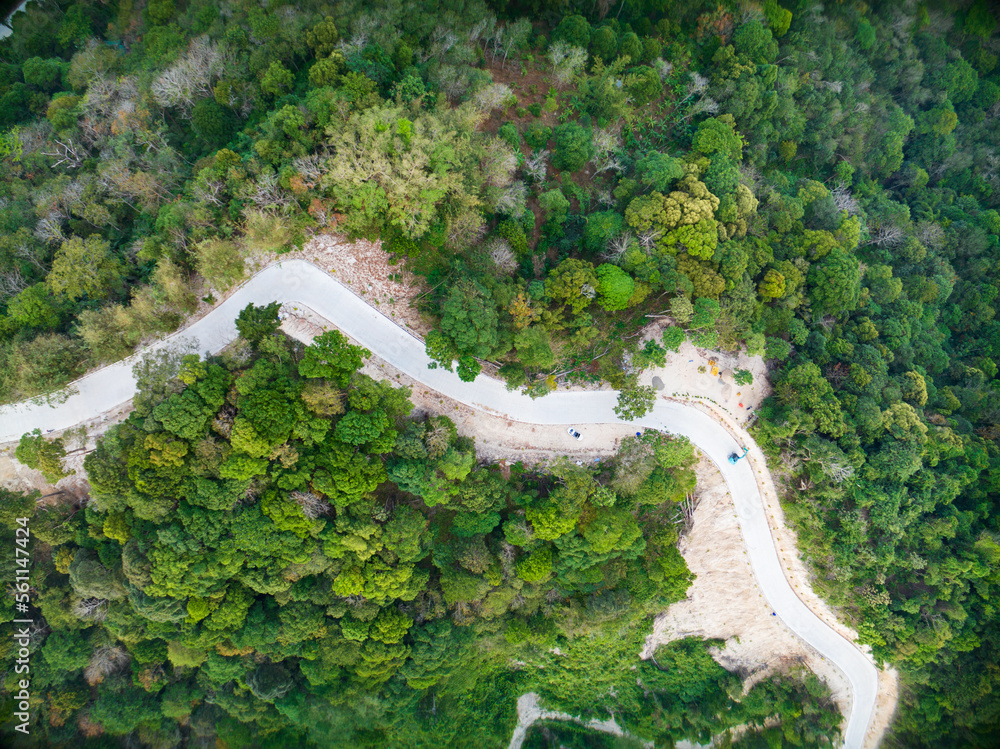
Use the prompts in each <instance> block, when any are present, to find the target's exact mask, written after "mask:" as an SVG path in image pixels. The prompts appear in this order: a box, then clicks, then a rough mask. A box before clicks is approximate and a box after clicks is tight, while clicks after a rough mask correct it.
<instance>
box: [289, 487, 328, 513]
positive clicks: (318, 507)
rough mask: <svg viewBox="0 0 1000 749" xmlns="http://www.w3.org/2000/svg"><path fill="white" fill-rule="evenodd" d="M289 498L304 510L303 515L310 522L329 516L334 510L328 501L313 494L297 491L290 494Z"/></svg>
mask: <svg viewBox="0 0 1000 749" xmlns="http://www.w3.org/2000/svg"><path fill="white" fill-rule="evenodd" d="M288 497H289V499H291V500H292V501H293V502H295V504H297V505H298V506H299V507H301V508H302V513H303V514H304V515H305V516H306V517H307V518H309V519H310V520H315V519H316V518H319V517H322V516H323V515H327V514H328V513H329V512H330V510H331V509H332V507H331V505H330V503H329V502H328V501H327V500H326V499H324V498H323V497H321V496H319V495H318V494H314V493H313V492H301V491H296V492H292V493H291V494H289V495H288Z"/></svg>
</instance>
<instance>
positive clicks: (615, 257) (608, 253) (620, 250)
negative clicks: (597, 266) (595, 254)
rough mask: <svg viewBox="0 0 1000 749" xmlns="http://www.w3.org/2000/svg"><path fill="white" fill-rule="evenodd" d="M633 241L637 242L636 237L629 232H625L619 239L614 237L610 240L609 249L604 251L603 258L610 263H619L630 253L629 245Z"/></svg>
mask: <svg viewBox="0 0 1000 749" xmlns="http://www.w3.org/2000/svg"><path fill="white" fill-rule="evenodd" d="M633 241H635V236H633V234H632V232H629V231H626V232H623V233H621V234H619V235H618V236H617V237H612V238H611V239H609V240H608V245H607V248H606V249H605V250H604V254H603V255H602V257H603V258H604V259H605V260H607V261H608V262H610V263H617V262H618V261H619V260H621V259H622V256H623V255H624V254H625V253H626V252H627V251H628V248H629V245H630V244H631V243H632V242H633Z"/></svg>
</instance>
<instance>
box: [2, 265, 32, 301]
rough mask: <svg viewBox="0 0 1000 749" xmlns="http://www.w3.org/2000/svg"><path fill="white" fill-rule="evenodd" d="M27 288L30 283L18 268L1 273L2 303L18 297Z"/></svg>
mask: <svg viewBox="0 0 1000 749" xmlns="http://www.w3.org/2000/svg"><path fill="white" fill-rule="evenodd" d="M26 288H28V282H27V281H26V280H24V276H22V275H21V271H20V270H18V269H17V268H14V269H12V270H8V271H4V272H3V273H0V301H3V300H5V299H9V298H10V297H12V296H17V295H18V294H20V293H21V292H22V291H24V290H25V289H26Z"/></svg>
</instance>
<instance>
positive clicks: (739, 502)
mask: <svg viewBox="0 0 1000 749" xmlns="http://www.w3.org/2000/svg"><path fill="white" fill-rule="evenodd" d="M275 300H278V301H280V302H283V303H284V304H286V305H290V306H295V305H302V306H304V307H308V308H309V309H311V310H312V311H314V312H316V313H317V314H319V315H320V316H321V317H323V318H325V319H326V320H329V321H330V322H331V324H333V325H336V326H337V327H338V328H339V329H341V330H342V331H343V332H344V333H346V334H347V335H349V336H351V337H352V338H353V339H355V340H356V341H357V342H358V343H360V344H361V345H363V346H365V347H366V348H368V349H370V350H371V351H372V352H373V353H374V354H376V355H377V356H379V357H380V358H382V359H384V360H385V361H387V362H389V363H391V364H392V365H393V366H394V367H396V368H397V369H399V370H401V371H402V372H405V373H406V374H407V375H409V376H410V377H412V378H413V379H414V380H417V381H418V382H421V383H423V384H424V385H426V386H427V387H428V388H431V389H433V390H437V391H439V392H441V393H443V394H445V395H447V396H448V397H450V398H453V399H454V400H456V401H459V402H461V403H464V404H465V405H467V406H470V407H473V408H478V409H481V410H482V411H485V412H487V413H490V414H493V415H497V416H503V417H505V418H507V419H511V420H514V421H520V422H524V423H528V424H566V425H570V424H575V425H577V426H580V425H586V424H598V423H618V424H621V423H625V422H623V421H622V420H621V419H619V418H618V417H617V416H616V415H615V412H614V406H615V404H616V402H617V395H616V393H615V392H612V391H598V392H593V391H590V392H564V393H558V392H557V393H552V394H550V395H547V396H546V397H544V398H540V399H538V400H532V399H531V398H529V397H527V396H525V395H521V394H520V393H516V392H514V393H512V392H509V391H508V390H507V389H506V387H505V386H504V384H503V383H502V382H499V381H497V380H493V379H490V378H487V377H482V376H481V377H479V378H477V379H476V381H475V382H472V383H467V382H462V381H461V380H460V379H459V378H458V376H457V375H456V374H454V373H452V372H448V371H446V370H443V369H440V368H438V369H428V368H427V364H428V362H429V360H428V358H427V355H426V353H425V351H424V345H423V342H422V341H421V340H420V339H418V338H417V337H415V336H413V335H412V334H410V333H408V332H407V331H405V330H404V329H403V328H401V327H399V326H398V325H396V324H395V323H394V322H393V321H392V320H390V319H389V318H387V317H386V316H385V315H383V314H382V313H380V312H378V311H377V310H375V309H374V308H373V307H371V306H370V305H368V304H367V303H366V302H365V301H364V300H363V299H361V298H360V297H358V296H356V295H355V294H354V293H353V292H352V291H351V290H350V289H348V288H347V287H346V286H344V285H342V284H341V283H339V282H338V281H336V280H335V279H334V278H333V276H331V275H329V274H328V273H326V272H325V271H323V270H321V269H320V268H317V267H316V266H315V265H313V264H311V263H309V262H306V261H304V260H290V261H287V262H284V263H278V264H275V265H271V266H269V267H268V268H265V269H264V270H262V271H261V272H259V273H258V274H256V275H255V276H253V278H251V279H250V280H248V281H247V282H246V283H244V284H243V285H242V286H240V287H239V288H238V289H237V290H236V291H235V292H233V293H232V294H231V295H230V296H229V298H227V299H226V300H225V301H224V302H223V303H222V304H220V305H219V306H218V307H216V308H215V309H213V310H212V311H210V312H209V313H208V314H206V315H205V316H204V317H202V318H201V319H199V320H197V321H195V322H194V323H192V324H191V325H189V326H188V327H186V328H184V329H182V330H181V331H178V333H175V334H174V335H172V336H169V337H167V338H165V339H163V340H162V341H160V342H158V343H156V344H154V345H153V346H151V347H150V348H149V349H146V350H145V351H150V350H157V349H163V348H167V347H175V346H178V345H183V343H184V342H185V341H187V345H186V346H185V348H190V349H191V350H193V351H197V352H202V353H205V352H209V353H215V352H218V351H220V350H221V349H222V348H223V347H225V346H226V345H227V344H228V343H230V342H231V341H232V340H234V339H235V338H236V324H235V320H236V317H237V315H238V314H239V312H240V310H242V309H243V308H244V307H246V305H247V304H250V303H253V304H258V305H260V304H267V303H269V302H272V301H275ZM135 360H136V357H132V358H131V359H127V360H125V361H123V362H119V363H117V364H113V365H111V366H108V367H105V368H103V369H100V370H97V371H95V372H93V373H91V374H89V375H87V376H86V377H83V378H81V379H80V380H77V381H76V382H75V383H73V385H72V386H71V391H72V392H71V393H70V394H69V395H68V397H66V398H65V399H64V400H63V399H60V401H61V402H60V403H57V404H54V405H49V404H48V403H46V402H44V401H39V400H37V399H36V400H34V401H25V402H23V403H18V404H13V405H8V406H3V407H0V443H3V442H10V441H14V440H17V439H18V438H19V437H20V436H21V435H22V434H23V433H25V432H27V431H30V430H32V429H41V430H42V432H46V431H49V430H52V431H58V430H63V429H67V428H70V427H73V426H75V425H76V424H79V423H80V422H82V421H85V420H87V419H90V418H93V417H94V416H96V415H99V414H101V413H104V412H105V411H108V410H110V409H112V408H115V407H116V406H119V405H121V404H123V403H125V402H126V401H128V400H129V399H130V398H132V396H133V395H134V393H135V379H134V377H133V376H132V365H133V364H134V363H135ZM632 423H633V424H635V425H637V426H640V427H645V428H648V429H658V430H662V431H666V432H671V433H674V434H680V435H684V436H686V437H688V438H689V439H690V440H691V441H692V442H693V443H694V444H695V445H697V446H698V447H699V448H700V449H701V450H702V452H703V453H704V454H705V455H706V456H708V457H709V458H710V459H711V460H712V461H713V462H714V463H715V464H716V465H717V466H718V467H719V470H720V471H721V472H722V475H723V477H724V478H725V480H726V483H727V484H728V486H729V491H730V494H731V495H732V498H733V504H734V506H735V510H736V515H737V517H738V520H739V524H740V528H741V530H742V533H743V538H744V540H745V542H746V546H747V553H748V555H749V559H750V563H751V566H752V568H753V572H754V575H755V576H756V578H757V582H758V584H759V586H760V589H761V591H762V592H763V594H764V596H765V598H766V599H767V601H768V603H769V604H770V605H771V608H772V609H773V610H774V611H775V612H776V613H777V615H778V616H779V617H780V618H781V620H782V621H783V622H784V623H785V625H786V626H787V627H788V628H789V629H790V630H792V631H793V632H794V633H795V634H796V635H798V636H799V637H801V638H802V639H803V640H804V641H805V642H806V643H808V644H809V645H811V646H812V647H813V648H815V649H816V650H817V651H818V652H819V653H820V654H821V655H822V656H824V657H825V658H826V659H827V660H829V661H832V662H833V663H834V665H836V666H837V667H838V668H839V669H840V670H841V671H842V672H843V673H844V675H845V676H846V677H847V680H848V682H849V684H850V688H851V708H850V712H849V714H848V715H847V725H846V729H845V732H844V746H846V747H849V749H860V747H862V746H863V745H864V743H865V735H866V733H867V729H868V726H869V723H870V722H871V721H872V718H873V716H874V713H875V705H876V696H877V692H878V671H877V669H876V667H875V665H874V663H873V662H872V660H871V659H870V658H869V657H868V656H867V655H865V654H864V653H863V652H862V651H861V650H860V649H859V648H858V647H857V646H856V645H855V644H854V643H852V642H850V641H849V640H847V639H845V638H844V637H843V636H841V635H840V634H838V633H837V632H835V631H834V630H833V629H832V628H830V627H829V626H828V625H827V624H825V623H824V622H823V621H822V620H821V619H820V618H819V617H817V616H816V615H815V614H814V613H813V612H812V611H811V610H810V609H809V608H808V607H807V606H806V605H805V604H804V603H803V602H802V601H801V600H800V599H799V597H798V596H797V595H796V594H795V592H794V591H793V589H792V587H791V586H790V585H789V583H788V581H787V580H786V578H785V575H784V573H783V572H782V568H781V564H780V562H779V560H778V553H777V550H776V549H775V546H774V542H773V540H772V537H771V531H770V528H769V526H768V523H767V518H766V516H765V511H764V505H763V499H762V497H761V495H760V493H759V489H758V486H757V482H756V480H755V477H754V475H753V470H752V468H751V467H750V465H749V461H746V460H743V461H740V462H739V463H737V464H735V465H732V464H730V463H729V462H728V461H727V459H726V458H727V456H728V455H729V454H730V453H732V452H734V451H741V450H742V447H741V446H740V445H738V444H737V442H736V440H735V439H734V438H733V437H732V436H731V435H730V434H729V432H728V431H727V430H726V429H725V428H724V427H723V426H721V425H720V424H718V423H716V422H715V421H714V420H713V419H712V418H711V417H710V416H709V415H707V414H706V413H704V412H702V411H700V410H698V409H696V408H693V407H691V406H686V405H683V404H680V403H670V402H664V401H657V402H656V405H655V406H654V408H653V411H652V412H651V413H649V414H647V415H646V416H644V417H643V418H641V419H638V420H637V421H634V422H632Z"/></svg>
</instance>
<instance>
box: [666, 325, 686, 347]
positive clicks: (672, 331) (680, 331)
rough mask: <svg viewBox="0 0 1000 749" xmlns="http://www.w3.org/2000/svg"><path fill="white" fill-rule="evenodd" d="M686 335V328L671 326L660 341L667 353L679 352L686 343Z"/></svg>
mask: <svg viewBox="0 0 1000 749" xmlns="http://www.w3.org/2000/svg"><path fill="white" fill-rule="evenodd" d="M685 338H686V334H685V333H684V328H678V327H677V326H676V325H669V326H667V328H666V329H665V330H664V331H663V335H662V336H661V337H660V340H661V341H662V342H663V348H665V349H666V350H667V351H673V352H677V351H679V350H680V348H681V344H682V343H684V339H685Z"/></svg>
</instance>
